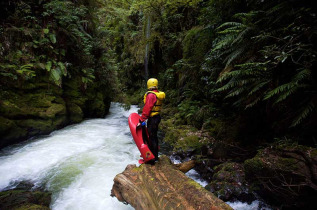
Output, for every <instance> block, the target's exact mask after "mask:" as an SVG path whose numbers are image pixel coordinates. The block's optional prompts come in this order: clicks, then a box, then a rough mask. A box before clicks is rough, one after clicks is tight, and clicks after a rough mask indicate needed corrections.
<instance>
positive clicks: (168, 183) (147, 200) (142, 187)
mask: <svg viewBox="0 0 317 210" xmlns="http://www.w3.org/2000/svg"><path fill="white" fill-rule="evenodd" d="M111 195H112V196H115V197H117V199H118V200H119V201H121V202H124V203H129V204H130V205H132V206H133V207H134V208H135V209H137V210H140V209H144V210H145V209H160V210H161V209H214V210H216V209H231V207H230V206H229V205H227V204H226V203H224V202H223V201H222V200H220V199H219V198H217V197H216V196H215V195H213V194H212V193H211V192H209V191H207V190H205V189H204V188H203V187H202V186H201V185H199V184H198V183H196V182H195V181H193V180H192V179H190V178H188V177H187V176H186V175H185V174H184V173H183V172H181V171H180V170H178V169H177V168H176V166H174V165H173V164H172V163H171V161H170V159H169V158H168V157H166V156H161V157H160V159H159V161H158V162H157V163H155V165H150V164H142V165H141V166H139V167H136V165H128V166H127V168H126V169H125V170H124V171H123V172H122V173H120V174H118V175H117V176H116V177H115V178H114V185H113V187H112V190H111Z"/></svg>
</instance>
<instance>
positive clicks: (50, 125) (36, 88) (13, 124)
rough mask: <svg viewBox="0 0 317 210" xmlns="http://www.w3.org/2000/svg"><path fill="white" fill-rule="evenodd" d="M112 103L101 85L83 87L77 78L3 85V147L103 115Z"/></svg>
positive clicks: (0, 117)
mask: <svg viewBox="0 0 317 210" xmlns="http://www.w3.org/2000/svg"><path fill="white" fill-rule="evenodd" d="M109 106H110V97H109V96H108V95H107V94H106V92H103V91H102V89H101V87H100V85H98V84H94V85H91V86H89V87H88V88H87V89H86V90H83V89H81V86H80V83H79V82H78V79H76V78H74V79H72V80H68V81H65V83H64V86H63V88H59V87H57V86H54V85H50V84H49V83H47V82H45V81H41V82H32V83H29V82H27V83H25V84H24V85H23V86H21V87H18V86H16V87H7V88H3V87H2V88H1V99H0V136H1V137H0V148H1V147H4V146H6V145H10V144H13V143H16V142H19V141H21V140H24V139H26V138H28V137H31V136H35V135H39V134H48V133H50V132H52V131H54V130H56V129H58V128H61V127H63V126H65V125H68V124H71V123H78V122H81V121H82V120H83V119H84V118H90V117H104V116H105V115H106V114H107V112H108V110H109Z"/></svg>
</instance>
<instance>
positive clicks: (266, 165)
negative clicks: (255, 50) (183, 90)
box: [160, 107, 317, 209]
mask: <svg viewBox="0 0 317 210" xmlns="http://www.w3.org/2000/svg"><path fill="white" fill-rule="evenodd" d="M163 110H164V111H163V113H162V118H163V120H162V122H161V125H160V128H161V129H162V132H163V133H162V134H161V140H162V141H163V142H164V145H166V144H168V145H170V148H171V150H172V151H173V154H174V155H175V157H176V159H177V160H176V161H184V160H188V159H194V160H195V161H196V163H197V164H196V167H195V171H196V172H197V173H198V174H199V176H200V178H202V179H203V180H204V181H205V186H204V187H205V188H206V189H208V190H209V191H211V192H212V193H214V194H215V195H216V196H218V197H219V198H221V199H222V200H224V201H226V202H228V203H229V204H231V205H236V206H239V205H240V206H241V203H239V202H242V203H247V204H248V205H252V206H256V205H257V206H258V207H259V208H260V207H261V208H264V209H271V208H273V209H275V208H282V207H283V208H286V209H294V208H295V209H297V208H305V209H312V206H314V199H313V198H314V197H315V196H316V195H317V191H316V189H317V188H316V183H315V181H314V180H316V178H317V177H316V176H317V175H316V169H317V165H316V164H317V162H316V160H317V155H316V154H317V149H316V148H312V147H307V146H303V145H298V144H296V143H294V142H292V141H286V140H285V141H278V142H273V143H270V144H262V145H261V144H260V145H257V144H253V145H241V144H240V143H239V142H232V141H228V140H227V141H226V140H224V139H221V140H219V139H217V137H216V136H214V134H215V133H217V132H218V131H217V129H221V125H217V124H214V127H211V128H210V129H204V128H202V129H197V128H195V127H193V126H190V125H188V124H186V123H184V121H182V119H181V117H180V116H179V114H178V112H177V111H175V110H174V111H173V109H171V108H169V107H167V108H166V109H163ZM172 113H173V114H172ZM174 159H175V158H174ZM199 176H198V177H199ZM196 177H197V176H196ZM196 179H197V178H196ZM203 183H204V182H203ZM289 198H292V199H289ZM237 202H238V203H237ZM244 205H245V204H244ZM249 207H250V206H249ZM236 208H242V209H243V208H244V207H236Z"/></svg>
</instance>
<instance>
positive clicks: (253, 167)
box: [244, 145, 317, 209]
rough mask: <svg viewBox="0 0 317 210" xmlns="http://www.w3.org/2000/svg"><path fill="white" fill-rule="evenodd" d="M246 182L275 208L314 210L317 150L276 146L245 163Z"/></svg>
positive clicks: (316, 190)
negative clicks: (276, 206) (279, 206)
mask: <svg viewBox="0 0 317 210" xmlns="http://www.w3.org/2000/svg"><path fill="white" fill-rule="evenodd" d="M244 168H245V172H246V178H247V179H248V181H250V182H251V183H253V186H254V187H255V189H257V191H258V193H259V194H260V195H262V196H263V197H264V198H266V199H268V200H270V201H271V202H273V203H274V204H275V205H281V204H283V205H284V206H286V207H288V208H296V209H313V206H316V198H317V149H315V148H310V147H305V146H299V145H279V146H272V147H268V148H265V149H262V150H260V151H259V152H258V154H257V155H256V156H255V157H254V158H252V159H249V160H246V161H245V162H244Z"/></svg>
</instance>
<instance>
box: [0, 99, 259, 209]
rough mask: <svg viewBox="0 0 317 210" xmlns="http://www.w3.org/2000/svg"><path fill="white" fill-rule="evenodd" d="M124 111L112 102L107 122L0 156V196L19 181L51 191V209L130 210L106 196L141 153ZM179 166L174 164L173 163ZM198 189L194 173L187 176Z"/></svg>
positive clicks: (237, 204) (96, 122)
mask: <svg viewBox="0 0 317 210" xmlns="http://www.w3.org/2000/svg"><path fill="white" fill-rule="evenodd" d="M132 112H137V107H136V106H132V107H131V109H130V110H129V111H125V110H124V109H123V108H122V107H121V106H120V104H118V103H112V105H111V108H110V113H109V114H108V115H107V117H106V118H105V119H92V120H86V121H84V122H82V123H80V124H77V125H71V126H68V127H65V128H64V129H61V130H58V131H55V132H53V133H51V134H50V135H48V136H43V137H38V138H35V139H33V140H29V141H26V142H24V143H23V144H19V145H15V146H11V147H7V148H5V149H3V150H2V151H0V191H2V190H7V189H14V188H15V187H16V186H17V185H18V184H19V183H20V182H27V183H32V184H33V185H34V188H37V187H39V188H44V189H46V190H48V191H50V192H52V203H51V208H52V209H53V210H65V209H67V210H81V209H85V210H90V209H91V210H98V209H102V210H105V209H113V210H120V209H133V208H132V207H131V206H129V205H124V204H123V203H121V202H119V201H118V200H117V199H116V198H112V197H111V196H110V193H111V192H110V191H111V188H112V185H113V178H114V177H115V176H116V175H117V174H118V173H121V172H122V171H123V170H124V169H125V167H126V166H127V165H128V164H136V163H137V162H138V159H139V155H140V153H139V151H138V149H137V147H136V146H135V144H134V143H133V140H132V136H131V135H130V130H129V126H128V122H127V118H128V116H129V114H130V113H132ZM172 160H173V161H174V162H177V160H174V159H173V158H172ZM186 175H187V176H189V177H191V178H192V179H194V180H195V181H197V182H198V183H200V184H201V185H202V186H205V185H207V182H205V181H203V180H201V179H200V178H199V177H200V176H199V174H198V173H197V172H196V171H195V170H191V171H189V172H187V173H186ZM228 204H229V205H231V206H232V207H233V208H234V209H237V210H242V209H258V207H259V204H258V202H257V201H256V202H254V203H252V204H251V205H250V204H243V203H241V202H235V203H228Z"/></svg>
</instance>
